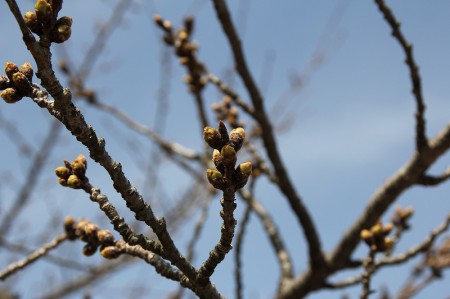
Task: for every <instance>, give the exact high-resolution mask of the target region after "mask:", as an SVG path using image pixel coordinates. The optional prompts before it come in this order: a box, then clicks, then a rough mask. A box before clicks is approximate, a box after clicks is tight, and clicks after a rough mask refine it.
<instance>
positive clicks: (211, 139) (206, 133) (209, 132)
mask: <svg viewBox="0 0 450 299" xmlns="http://www.w3.org/2000/svg"><path fill="white" fill-rule="evenodd" d="M203 139H204V140H205V141H206V143H208V145H209V146H210V147H212V148H214V149H218V150H220V149H221V148H222V146H223V145H224V143H223V142H222V139H221V136H220V133H219V131H217V130H216V129H214V128H211V127H205V128H204V129H203Z"/></svg>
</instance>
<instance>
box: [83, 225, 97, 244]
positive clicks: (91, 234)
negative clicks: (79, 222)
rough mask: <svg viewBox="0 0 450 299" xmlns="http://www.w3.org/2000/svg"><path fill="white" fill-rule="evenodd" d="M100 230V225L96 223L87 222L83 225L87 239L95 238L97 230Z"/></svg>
mask: <svg viewBox="0 0 450 299" xmlns="http://www.w3.org/2000/svg"><path fill="white" fill-rule="evenodd" d="M99 230H100V227H98V225H97V224H94V223H87V224H86V225H85V226H84V233H85V234H86V237H87V238H88V240H96V239H97V232H98V231H99Z"/></svg>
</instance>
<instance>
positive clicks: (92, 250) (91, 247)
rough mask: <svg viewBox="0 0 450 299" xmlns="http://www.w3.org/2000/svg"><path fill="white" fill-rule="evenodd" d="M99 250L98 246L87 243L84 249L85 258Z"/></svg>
mask: <svg viewBox="0 0 450 299" xmlns="http://www.w3.org/2000/svg"><path fill="white" fill-rule="evenodd" d="M97 248H98V246H96V245H94V244H91V243H87V244H86V245H84V247H83V254H84V255H85V256H92V255H94V253H95V252H96V251H97Z"/></svg>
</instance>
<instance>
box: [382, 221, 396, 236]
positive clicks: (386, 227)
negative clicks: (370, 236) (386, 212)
mask: <svg viewBox="0 0 450 299" xmlns="http://www.w3.org/2000/svg"><path fill="white" fill-rule="evenodd" d="M392 228H394V225H393V224H392V223H388V224H385V225H383V235H385V236H387V235H389V233H390V232H391V231H392Z"/></svg>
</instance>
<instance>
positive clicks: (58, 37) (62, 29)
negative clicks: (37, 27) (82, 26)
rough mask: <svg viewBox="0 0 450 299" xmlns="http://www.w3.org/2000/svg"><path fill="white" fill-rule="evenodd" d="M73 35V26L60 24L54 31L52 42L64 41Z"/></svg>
mask: <svg viewBox="0 0 450 299" xmlns="http://www.w3.org/2000/svg"><path fill="white" fill-rule="evenodd" d="M71 35H72V28H70V26H68V25H60V26H58V27H56V31H54V32H53V39H52V42H55V43H58V44H60V43H63V42H65V41H66V40H68V39H69V38H70V36H71Z"/></svg>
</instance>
